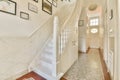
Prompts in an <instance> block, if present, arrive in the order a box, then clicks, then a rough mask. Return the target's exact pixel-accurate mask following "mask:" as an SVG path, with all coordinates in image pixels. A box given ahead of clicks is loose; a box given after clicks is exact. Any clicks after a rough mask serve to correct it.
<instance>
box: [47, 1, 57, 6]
mask: <svg viewBox="0 0 120 80" xmlns="http://www.w3.org/2000/svg"><path fill="white" fill-rule="evenodd" d="M47 1H48V2H50V3H51V4H52V5H53V6H55V7H57V0H47Z"/></svg>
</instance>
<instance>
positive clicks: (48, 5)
mask: <svg viewBox="0 0 120 80" xmlns="http://www.w3.org/2000/svg"><path fill="white" fill-rule="evenodd" d="M42 10H43V11H44V12H46V13H48V14H50V15H52V4H51V3H50V2H49V1H47V0H42Z"/></svg>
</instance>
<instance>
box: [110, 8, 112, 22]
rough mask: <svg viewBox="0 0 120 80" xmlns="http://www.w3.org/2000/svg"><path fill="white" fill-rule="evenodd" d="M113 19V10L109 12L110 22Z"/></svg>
mask: <svg viewBox="0 0 120 80" xmlns="http://www.w3.org/2000/svg"><path fill="white" fill-rule="evenodd" d="M112 18H113V9H111V10H110V20H111V19H112Z"/></svg>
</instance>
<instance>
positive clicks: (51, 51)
mask: <svg viewBox="0 0 120 80" xmlns="http://www.w3.org/2000/svg"><path fill="white" fill-rule="evenodd" d="M58 24H59V23H58V17H55V18H54V22H53V34H52V36H51V37H50V38H49V39H48V41H47V42H46V44H45V45H44V46H43V49H42V50H41V52H39V53H38V55H36V57H35V58H34V59H33V61H32V63H31V64H30V66H29V72H30V71H34V72H36V73H37V74H39V75H41V76H42V77H44V78H46V79H47V80H59V79H60V78H61V76H62V75H63V74H62V73H59V71H58V70H59V69H58V66H60V62H59V59H60V58H59V57H60V55H59V52H60V51H59V50H60V45H61V44H60V37H59V29H58V28H59V27H58Z"/></svg>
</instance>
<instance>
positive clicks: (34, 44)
mask: <svg viewBox="0 0 120 80" xmlns="http://www.w3.org/2000/svg"><path fill="white" fill-rule="evenodd" d="M15 1H16V2H17V5H18V6H17V15H16V16H14V15H10V14H6V13H2V12H0V18H1V19H0V21H1V23H0V66H1V68H0V78H1V79H2V80H4V79H5V78H7V77H10V76H12V75H15V74H18V73H20V72H22V71H24V70H26V69H27V68H28V65H29V64H30V62H31V61H32V60H33V59H34V56H35V55H36V54H38V53H40V51H41V48H42V47H43V45H44V43H45V42H46V40H48V38H49V37H50V36H51V35H52V31H53V29H52V26H53V24H52V23H53V17H54V15H57V16H58V17H59V18H60V25H61V27H63V26H68V24H66V25H65V23H66V21H67V20H68V19H69V18H71V19H72V17H71V15H72V13H73V11H74V8H75V3H76V0H73V1H71V2H70V3H63V2H61V1H60V2H59V3H58V7H57V8H56V7H53V15H49V14H47V13H45V12H43V11H42V10H41V1H42V0H39V3H34V2H33V1H32V0H31V1H29V0H15ZM28 2H31V3H33V4H34V5H36V6H37V7H38V8H39V11H38V12H39V13H38V14H36V13H33V12H31V11H29V10H27V9H28V7H27V6H28ZM20 11H25V12H27V13H29V15H30V20H24V19H21V18H20V17H19V12H20ZM74 16H76V15H74ZM74 20H75V19H74ZM75 21H76V20H75ZM71 23H72V25H71V26H75V25H76V23H75V22H72V21H71ZM71 23H69V25H70V24H71Z"/></svg>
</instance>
